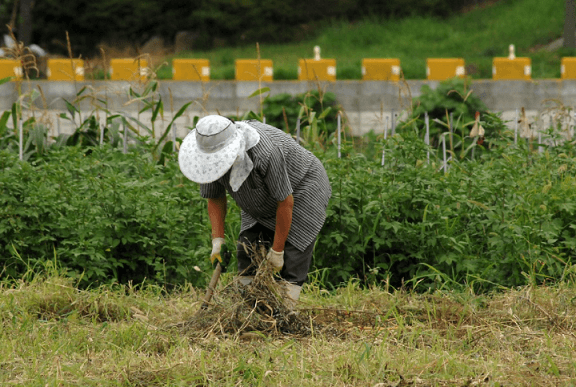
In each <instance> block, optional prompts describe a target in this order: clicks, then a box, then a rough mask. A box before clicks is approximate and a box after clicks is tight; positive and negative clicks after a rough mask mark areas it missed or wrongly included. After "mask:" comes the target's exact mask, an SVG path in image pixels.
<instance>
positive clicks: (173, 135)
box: [172, 124, 178, 153]
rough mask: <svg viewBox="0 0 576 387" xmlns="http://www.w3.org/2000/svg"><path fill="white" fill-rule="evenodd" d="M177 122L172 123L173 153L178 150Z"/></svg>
mask: <svg viewBox="0 0 576 387" xmlns="http://www.w3.org/2000/svg"><path fill="white" fill-rule="evenodd" d="M176 130H178V129H177V128H176V124H174V125H172V153H174V152H176Z"/></svg>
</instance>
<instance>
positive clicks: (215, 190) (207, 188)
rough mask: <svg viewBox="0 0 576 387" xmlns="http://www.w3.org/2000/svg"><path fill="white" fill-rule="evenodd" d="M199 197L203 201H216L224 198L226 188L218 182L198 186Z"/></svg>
mask: <svg viewBox="0 0 576 387" xmlns="http://www.w3.org/2000/svg"><path fill="white" fill-rule="evenodd" d="M200 196H202V197H203V198H204V199H218V198H222V197H225V196H226V188H224V186H223V185H222V184H220V183H219V182H218V181H214V182H212V183H208V184H200Z"/></svg>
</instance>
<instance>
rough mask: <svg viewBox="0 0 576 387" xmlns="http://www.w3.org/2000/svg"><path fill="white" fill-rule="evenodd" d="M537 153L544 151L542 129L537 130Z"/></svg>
mask: <svg viewBox="0 0 576 387" xmlns="http://www.w3.org/2000/svg"><path fill="white" fill-rule="evenodd" d="M538 153H544V147H543V146H542V131H541V130H539V131H538Z"/></svg>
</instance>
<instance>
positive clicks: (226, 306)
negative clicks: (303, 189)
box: [180, 245, 320, 339]
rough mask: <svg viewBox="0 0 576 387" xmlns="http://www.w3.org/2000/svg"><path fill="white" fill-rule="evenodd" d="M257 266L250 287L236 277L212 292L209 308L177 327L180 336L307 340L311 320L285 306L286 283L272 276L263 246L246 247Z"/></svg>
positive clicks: (314, 327)
mask: <svg viewBox="0 0 576 387" xmlns="http://www.w3.org/2000/svg"><path fill="white" fill-rule="evenodd" d="M245 248H247V251H249V254H250V255H251V257H252V265H255V266H257V268H258V269H257V270H256V274H255V276H254V280H253V281H252V283H250V284H249V285H243V284H241V283H240V281H239V278H238V277H236V278H235V279H234V280H233V281H232V282H231V283H230V284H229V285H227V286H226V287H225V288H224V289H222V290H221V291H219V292H215V293H214V296H213V298H212V301H211V304H210V305H209V306H208V308H206V309H200V310H199V311H198V312H197V313H196V314H195V315H194V316H193V317H192V319H190V320H189V321H187V322H185V323H183V324H180V328H181V329H182V330H183V333H184V334H186V335H188V336H190V337H196V338H205V337H209V336H212V335H219V336H224V337H233V338H240V339H249V338H250V337H252V336H256V337H257V336H262V335H263V336H283V335H295V336H308V335H310V334H311V333H312V332H313V331H314V330H315V329H317V328H320V327H319V326H314V323H313V322H312V321H311V319H310V317H309V316H308V315H307V314H305V313H302V312H299V311H297V310H291V309H290V308H289V307H288V306H287V305H286V304H285V303H284V299H285V297H287V296H286V290H285V287H284V286H283V285H284V284H285V283H286V282H285V281H283V280H281V279H279V278H278V277H277V276H275V275H274V272H273V270H272V267H271V265H269V263H268V261H267V260H266V249H265V247H264V246H262V245H258V246H255V247H252V246H251V247H246V246H245Z"/></svg>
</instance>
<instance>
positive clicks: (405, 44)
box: [159, 0, 574, 79]
mask: <svg viewBox="0 0 576 387" xmlns="http://www.w3.org/2000/svg"><path fill="white" fill-rule="evenodd" d="M563 23H564V0H546V1H542V0H501V1H499V2H497V3H496V4H494V5H492V6H489V7H485V8H482V9H480V8H477V9H475V10H472V11H469V12H466V13H464V14H459V15H456V16H453V17H451V18H449V19H447V20H439V19H432V18H420V17H415V18H408V19H403V20H376V19H374V20H364V21H362V22H358V23H355V24H349V23H345V22H334V23H332V24H330V25H326V26H325V27H324V28H323V29H322V31H323V32H322V33H321V34H320V35H319V36H318V37H317V38H315V39H313V40H309V41H305V42H301V43H297V44H289V45H261V46H260V51H261V57H262V58H265V59H272V60H273V61H274V72H275V74H274V77H275V79H296V78H297V66H298V59H299V58H311V57H312V56H313V47H314V46H315V45H319V46H320V47H321V48H322V56H323V57H325V58H335V59H336V60H337V77H338V79H360V78H361V61H362V58H399V59H400V61H401V64H402V69H403V71H404V76H405V77H406V78H407V79H424V78H425V77H426V70H425V66H426V58H433V57H440V58H441V57H444V58H450V57H461V58H464V59H465V61H466V65H467V66H468V72H469V75H471V76H472V77H473V78H491V76H492V58H494V57H502V56H507V55H508V45H509V44H515V45H516V55H517V56H528V57H531V58H532V67H533V69H532V71H533V77H534V78H558V77H560V59H561V57H562V56H571V55H573V54H574V53H571V52H566V51H560V52H555V53H549V52H544V51H543V50H539V47H542V46H543V45H545V44H547V43H549V42H551V41H553V40H555V39H557V38H560V37H561V36H562V29H563ZM177 56H178V57H183V58H207V59H209V60H210V63H211V71H212V74H211V77H212V79H233V78H234V60H235V59H239V58H256V57H257V52H256V42H252V43H250V44H247V45H246V46H244V47H235V48H220V49H215V50H211V51H196V52H185V53H180V54H178V55H177ZM168 59H171V58H168ZM159 75H160V77H167V78H170V77H171V70H170V68H168V67H165V68H164V69H162V70H161V71H160V73H159Z"/></svg>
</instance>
